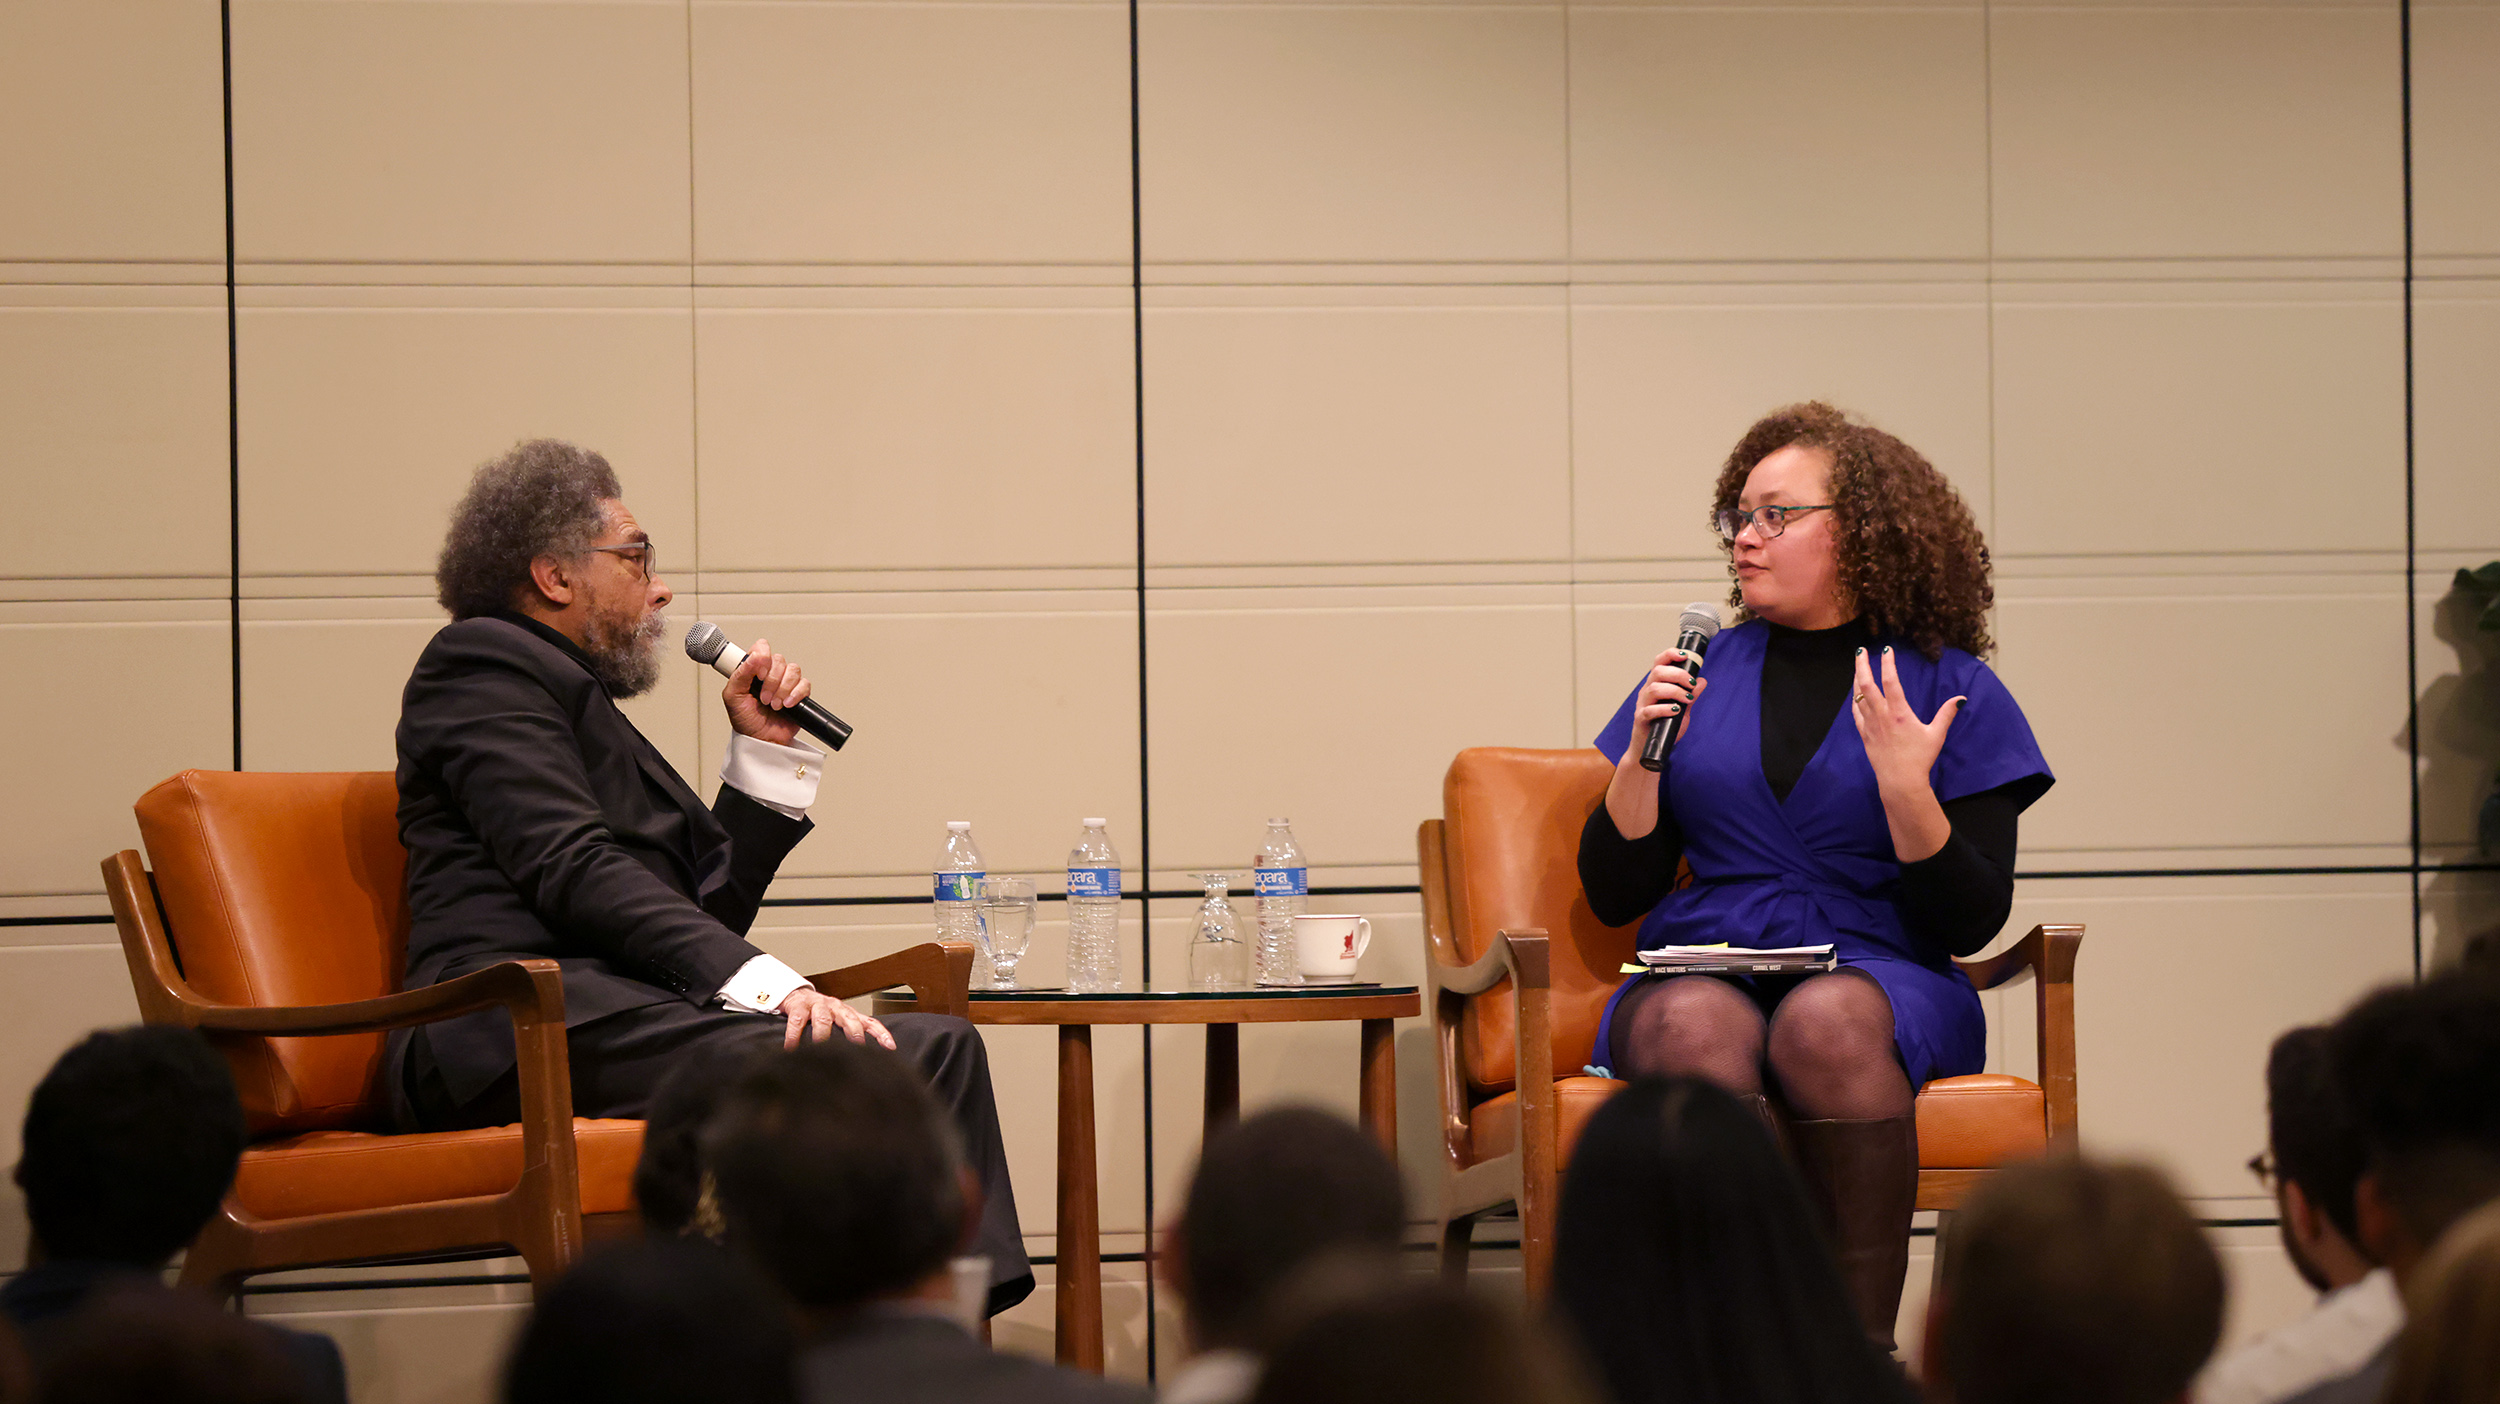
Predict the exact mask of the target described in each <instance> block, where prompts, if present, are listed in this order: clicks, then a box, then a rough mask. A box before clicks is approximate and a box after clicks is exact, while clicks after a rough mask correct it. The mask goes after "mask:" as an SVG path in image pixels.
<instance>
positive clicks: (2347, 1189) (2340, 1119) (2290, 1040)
mask: <svg viewBox="0 0 2500 1404" xmlns="http://www.w3.org/2000/svg"><path fill="white" fill-rule="evenodd" d="M2266 1144H2267V1146H2268V1148H2269V1150H2270V1151H2271V1153H2272V1155H2273V1157H2274V1173H2275V1176H2276V1178H2278V1179H2281V1180H2284V1181H2286V1182H2288V1183H2291V1184H2295V1185H2298V1186H2300V1192H2301V1194H2302V1196H2303V1197H2304V1198H2306V1199H2307V1200H2308V1201H2309V1203H2310V1204H2311V1205H2312V1206H2313V1207H2315V1208H2316V1209H2317V1210H2318V1211H2319V1212H2320V1213H2322V1214H2324V1215H2326V1218H2327V1222H2329V1223H2331V1224H2333V1225H2335V1229H2336V1231H2337V1232H2338V1233H2341V1234H2342V1235H2343V1236H2344V1238H2345V1241H2347V1242H2350V1243H2355V1244H2357V1243H2359V1242H2360V1241H2361V1229H2360V1227H2359V1225H2358V1224H2357V1223H2356V1221H2355V1220H2354V1218H2353V1207H2352V1187H2353V1185H2354V1183H2355V1182H2356V1181H2358V1180H2359V1179H2360V1178H2361V1165H2362V1160H2363V1158H2364V1151H2363V1147H2362V1143H2361V1130H2360V1128H2359V1127H2357V1126H2355V1125H2354V1124H2353V1119H2352V1113H2351V1111H2350V1110H2349V1109H2348V1108H2347V1106H2346V1103H2345V1099H2344V1096H2343V1093H2342V1091H2341V1090H2340V1089H2339V1088H2338V1087H2337V1086H2336V1082H2335V1062H2334V1058H2333V1057H2332V1055H2331V1052H2330V1049H2329V1047H2328V1040H2327V1031H2326V1029H2325V1028H2323V1027H2320V1026H2310V1027H2306V1028H2297V1029H2292V1030H2290V1031H2289V1032H2287V1033H2285V1034H2284V1035H2283V1036H2282V1037H2281V1038H2278V1039H2276V1040H2275V1041H2274V1050H2273V1051H2272V1052H2271V1053H2269V1054H2267V1055H2266ZM2309 1271H2310V1269H2306V1268H2304V1269H2303V1275H2304V1276H2306V1275H2307V1273H2308V1272H2309ZM2310 1285H2311V1286H2313V1287H2317V1288H2318V1289H2319V1290H2320V1291H2324V1290H2325V1286H2324V1284H2322V1283H2318V1282H2314V1281H2313V1282H2311V1283H2310Z"/></svg>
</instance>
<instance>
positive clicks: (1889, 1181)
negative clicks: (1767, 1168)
mask: <svg viewBox="0 0 2500 1404" xmlns="http://www.w3.org/2000/svg"><path fill="white" fill-rule="evenodd" d="M1713 508H1714V520H1715V522H1716V524H1717V526H1718V528H1719V533H1720V539H1721V542H1722V543H1723V546H1724V548H1725V549H1726V550H1727V552H1728V557H1729V569H1730V572H1731V573H1732V574H1733V575H1734V577H1735V581H1736V587H1735V590H1734V592H1733V595H1732V598H1731V603H1733V604H1735V605H1737V606H1738V607H1739V610H1740V619H1741V622H1740V623H1737V624H1735V625H1733V626H1731V627H1729V628H1726V629H1724V630H1722V631H1721V632H1720V633H1719V635H1718V636H1717V638H1716V639H1714V640H1713V641H1712V642H1711V644H1710V647H1709V649H1708V655H1707V656H1708V666H1707V669H1706V676H1703V677H1701V678H1700V679H1699V680H1698V681H1697V680H1696V678H1695V676H1694V674H1695V672H1696V671H1701V670H1699V669H1695V668H1691V667H1689V666H1688V665H1690V664H1692V662H1693V660H1692V659H1690V658H1689V657H1688V656H1687V655H1685V654H1682V653H1680V652H1678V651H1676V650H1674V649H1670V650H1668V651H1667V652H1665V653H1662V654H1660V655H1659V656H1658V657H1657V659H1656V660H1655V661H1654V662H1653V663H1652V665H1651V667H1650V671H1649V675H1648V676H1647V677H1646V678H1645V679H1643V680H1642V682H1641V684H1640V686H1639V687H1638V688H1636V689H1635V690H1634V691H1633V693H1632V695H1631V696H1630V697H1628V698H1626V699H1625V700H1624V704H1623V707H1622V709H1621V710H1620V711H1618V712H1617V713H1616V715H1615V718H1614V720H1613V721H1612V722H1610V723H1609V724H1608V725H1607V727H1606V729H1605V731H1604V732H1602V733H1601V734H1600V735H1599V736H1598V738H1597V746H1598V748H1599V749H1600V750H1602V751H1604V752H1605V753H1606V755H1607V757H1608V758H1609V759H1610V760H1613V761H1615V762H1616V767H1615V774H1614V779H1613V781H1612V782H1611V783H1610V784H1609V786H1608V787H1607V791H1606V799H1605V803H1603V804H1602V805H1600V806H1598V808H1597V810H1596V812H1595V813H1593V814H1591V815H1590V816H1589V821H1588V826H1587V828H1586V829H1585V830H1584V831H1583V832H1582V835H1581V840H1580V876H1581V881H1582V883H1583V885H1584V886H1585V887H1586V888H1587V891H1588V898H1589V905H1590V907H1591V908H1592V909H1593V910H1594V911H1595V912H1596V913H1597V915H1598V917H1599V918H1600V919H1601V920H1604V921H1606V922H1609V923H1611V924H1616V925H1621V924H1624V923H1627V922H1630V921H1634V920H1639V921H1640V922H1641V931H1640V948H1641V949H1643V950H1648V949H1652V948H1655V947H1657V946H1661V945H1669V944H1674V945H1704V944H1710V943H1715V942H1726V943H1728V944H1729V945H1732V946H1747V947H1755V948H1766V947H1779V946H1803V945H1819V944H1822V943H1824V942H1830V943H1832V944H1833V945H1834V946H1835V947H1836V948H1837V950H1836V954H1837V956H1838V958H1839V962H1840V968H1839V969H1838V970H1835V971H1832V972H1830V973H1828V974H1821V975H1810V976H1803V977H1798V976H1786V977H1760V978H1750V979H1749V978H1740V977H1721V976H1715V975H1685V976H1657V975H1645V976H1634V977H1632V978H1631V979H1629V980H1627V981H1626V982H1625V983H1624V984H1623V986H1622V987H1621V988H1619V989H1618V990H1616V992H1615V994H1614V997H1613V999H1612V1000H1611V1001H1610V1002H1609V1004H1608V1006H1607V1010H1606V1017H1605V1019H1604V1020H1603V1021H1602V1022H1601V1023H1600V1025H1599V1029H1598V1039H1597V1047H1596V1049H1595V1050H1594V1052H1593V1055H1592V1057H1591V1058H1590V1062H1591V1063H1593V1064H1597V1065H1602V1066H1605V1067H1609V1068H1611V1069H1612V1070H1613V1071H1614V1073H1615V1074H1616V1075H1617V1076H1622V1077H1638V1076H1645V1075H1685V1076H1696V1077H1703V1078H1707V1079H1709V1080H1711V1081H1713V1082H1715V1083H1717V1084H1719V1085H1720V1086H1722V1087H1724V1088H1726V1089H1728V1090H1729V1091H1730V1092H1733V1093H1735V1094H1737V1095H1738V1096H1739V1097H1742V1098H1745V1099H1747V1100H1748V1101H1749V1102H1750V1103H1751V1104H1752V1105H1753V1106H1754V1107H1755V1109H1756V1111H1757V1112H1758V1113H1759V1114H1760V1115H1761V1116H1762V1117H1763V1118H1764V1120H1765V1121H1766V1122H1768V1123H1770V1124H1771V1125H1772V1126H1773V1127H1774V1130H1775V1131H1777V1132H1779V1133H1781V1134H1783V1136H1784V1138H1785V1140H1786V1141H1787V1143H1788V1145H1789V1147H1790V1149H1791V1152H1792V1153H1793V1155H1794V1157H1795V1159H1796V1162H1797V1165H1798V1168H1799V1169H1800V1171H1802V1172H1803V1175H1804V1178H1805V1180H1806V1183H1807V1186H1808V1188H1809V1189H1810V1190H1811V1191H1812V1192H1813V1194H1814V1197H1815V1199H1816V1200H1817V1202H1818V1205H1819V1207H1820V1209H1821V1210H1822V1212H1823V1213H1824V1215H1825V1216H1826V1221H1827V1227H1828V1228H1830V1230H1831V1231H1832V1236H1833V1243H1834V1247H1835V1248H1836V1250H1837V1251H1838V1254H1839V1257H1840V1265H1841V1271H1842V1275H1843V1277H1844V1278H1845V1279H1846V1280H1847V1281H1848V1283H1849V1286H1850V1292H1851V1295H1852V1297H1853V1299H1854V1300H1855V1303H1856V1305H1857V1308H1858V1311H1859V1314H1860V1315H1861V1317H1862V1318H1863V1320H1864V1323H1865V1325H1866V1327H1867V1330H1868V1332H1869V1333H1870V1334H1871V1335H1873V1336H1874V1337H1875V1338H1876V1339H1877V1340H1878V1341H1879V1342H1881V1343H1883V1344H1884V1345H1886V1346H1887V1347H1889V1346H1890V1345H1891V1342H1892V1324H1893V1318H1894V1315H1895V1313H1896V1312H1897V1311H1898V1309H1899V1306H1900V1298H1901V1286H1902V1278H1903V1276H1904V1274H1905V1272H1906V1270H1907V1267H1908V1255H1909V1227H1910V1213H1911V1204H1912V1201H1913V1200H1914V1198H1915V1197H1916V1193H1917V1182H1918V1140H1917V1131H1916V1126H1915V1123H1914V1122H1913V1120H1912V1117H1911V1099H1912V1098H1913V1097H1914V1096H1915V1095H1916V1093H1917V1090H1918V1088H1919V1087H1920V1086H1921V1085H1923V1084H1925V1083H1926V1082H1927V1081H1929V1080H1930V1079H1933V1078H1938V1077H1952V1076H1958V1075H1962V1074H1966V1073H1975V1072H1978V1071H1980V1069H1981V1066H1982V1064H1983V1063H1984V1062H1985V1060H1986V1036H1987V1029H1986V1024H1985V1022H1984V1020H1983V1018H1982V1015H1981V1012H1980V1007H1979V996H1978V993H1977V992H1976V991H1975V990H1973V989H1972V988H1971V985H1970V982H1969V981H1968V980H1967V979H1965V978H1963V977H1962V976H1961V975H1960V974H1959V973H1958V972H1956V971H1955V970H1954V968H1953V964H1952V958H1953V957H1954V956H1957V955H1970V954H1973V953H1975V952H1977V951H1978V950H1979V949H1980V948H1981V947H1982V946H1984V945H1986V944H1987V943H1988V941H1989V940H1991V939H1992V938H1993V937H1995V935H1996V934H1997V932H1998V930H1999V929H2000V928H2002V927H2003V926H2004V924H2005V919H2006V915H2007V913H2008V911H2009V909H2010V907H2011V905H2012V901H2013V891H2014V848H2015V828H2016V816H2018V815H2019V814H2020V813H2021V812H2022V811H2023V809H2024V808H2025V807H2026V806H2028V805H2029V804H2030V803H2031V802H2032V801H2033V800H2036V799H2038V798H2039V797H2040V795H2041V794H2042V793H2043V792H2045V791H2046V790H2047V789H2048V787H2049V785H2050V783H2051V778H2052V777H2051V776H2050V774H2049V769H2048V764H2047V762H2046V761H2045V760H2044V759H2042V757H2041V755H2040V750H2039V747H2038V745H2037V744H2035V743H2034V741H2033V740H2032V736H2031V727H2030V725H2029V723H2027V722H2025V721H2024V719H2023V715H2022V711H2021V709H2020V708H2018V707H2016V706H2015V705H2014V699H2013V696H2012V695H2011V694H2010V693H2008V692H2007V691H2006V689H2005V685H2004V684H2003V683H2001V682H1999V681H1998V680H1997V677H1996V674H1995V673H1993V672H1992V671H1990V670H1989V668H1988V666H1987V665H1986V664H1985V663H1982V662H1981V661H1980V655H1982V654H1985V653H1986V652H1987V651H1988V650H1989V647H1990V641H1989V638H1988V630H1987V611H1988V608H1989V606H1990V604H1991V603H1992V602H1993V599H1994V594H1993V591H1992V588H1991V586H1990V584H1989V572H1988V552H1987V547H1986V545H1985V544H1984V543H1983V542H1982V540H1981V538H1980V534H1979V528H1978V526H1977V524H1976V523H1975V522H1974V521H1973V520H1972V518H1971V514H1970V509H1969V508H1968V507H1966V506H1965V505H1964V504H1963V502H1962V500H1961V498H1960V496H1959V495H1957V494H1956V493H1955V492H1954V491H1953V488H1952V487H1951V485H1950V484H1948V483H1947V482H1946V481H1945V479H1944V477H1943V475H1942V474H1940V473H1938V472H1937V471H1936V470H1935V468H1934V467H1932V466H1931V465H1930V464H1929V463H1928V462H1927V460H1926V459H1924V458H1922V457H1920V456H1919V454H1918V453H1917V451H1916V450H1914V449H1912V448H1911V447H1910V446H1909V445H1907V444H1905V443H1903V442H1902V441H1900V440H1899V439H1897V438H1894V437H1893V436H1892V435H1890V434H1886V433H1884V432H1883V431H1881V430H1878V429H1874V428H1871V427H1869V426H1867V425H1864V424H1861V423H1856V422H1853V421H1851V420H1850V419H1848V418H1847V417H1846V416H1844V415H1843V414H1841V413H1840V412H1839V411H1837V410H1835V409H1833V408H1831V407H1830V406H1828V405H1824V404H1820V403H1812V404H1803V405H1794V406H1790V407H1788V408H1786V409H1782V410H1778V411H1775V412H1774V413H1772V414H1771V415H1769V416H1768V417H1766V418H1764V419H1763V420H1762V421H1761V422H1759V423H1757V424H1756V425H1754V426H1753V428H1752V429H1750V430H1748V431H1747V432H1746V434H1745V436H1744V438H1743V439H1742V440H1741V441H1739V442H1738V444H1737V445H1736V448H1735V451H1734V452H1732V453H1731V454H1730V455H1729V456H1728V460H1727V463H1726V466H1725V467H1724V468H1723V469H1722V470H1721V472H1720V474H1719V481H1718V489H1717V494H1716V498H1715V501H1714V503H1713ZM1680 708H1689V711H1690V714H1689V716H1687V718H1686V720H1685V724H1684V727H1683V730H1682V732H1681V733H1680V734H1679V736H1678V737H1677V739H1676V744H1675V747H1674V749H1673V750H1672V751H1671V752H1670V753H1669V755H1668V760H1667V765H1666V767H1665V769H1664V770H1662V771H1660V772H1659V773H1657V774H1652V773H1650V772H1649V771H1647V770H1644V769H1643V768H1642V767H1641V764H1640V756H1639V751H1640V744H1639V742H1640V739H1641V738H1644V737H1646V736H1647V734H1648V730H1649V723H1650V722H1652V721H1653V720H1656V719H1658V718H1660V717H1663V716H1666V715H1669V714H1671V713H1672V712H1673V711H1675V710H1677V709H1680ZM1679 859H1680V860H1682V862H1683V863H1684V864H1685V865H1686V866H1688V867H1689V868H1690V870H1691V872H1692V878H1693V880H1692V882H1691V883H1689V884H1688V885H1686V886H1683V887H1682V888H1680V889H1677V888H1675V880H1676V870H1677V864H1678V860H1679ZM1670 889H1674V890H1670ZM1775 1107H1776V1108H1777V1111H1776V1113H1775V1111H1774V1108H1775Z"/></svg>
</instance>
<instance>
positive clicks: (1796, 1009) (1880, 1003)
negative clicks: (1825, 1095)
mask: <svg viewBox="0 0 2500 1404" xmlns="http://www.w3.org/2000/svg"><path fill="white" fill-rule="evenodd" d="M1769 1053H1770V1058H1771V1062H1772V1064H1773V1066H1775V1067H1777V1068H1779V1069H1780V1070H1781V1072H1782V1074H1783V1075H1784V1076H1793V1075H1797V1074H1807V1075H1811V1074H1813V1073H1814V1072H1815V1071H1817V1070H1819V1069H1826V1068H1828V1069H1858V1068H1862V1067H1864V1066H1865V1065H1866V1063H1867V1062H1868V1061H1869V1060H1881V1061H1884V1062H1889V1061H1891V1059H1892V1057H1893V1029H1892V1002H1891V1001H1890V1000H1888V999H1887V998H1885V996H1884V991H1883V987H1882V986H1880V985H1878V984H1876V983H1875V982H1874V981H1872V980H1869V979H1867V978H1865V977H1864V976H1861V975H1847V974H1839V973H1835V974H1831V975H1824V976H1820V977H1818V978H1816V979H1812V980H1808V981H1807V982H1805V983H1804V984H1802V985H1800V986H1798V987H1797V988H1796V989H1794V990H1791V991H1790V992H1789V994H1788V997H1787V998H1785V999H1783V1000H1781V1001H1780V1003H1779V1008H1778V1010H1777V1011H1776V1012H1775V1013H1774V1014H1773V1015H1772V1018H1771V1027H1770V1033H1769Z"/></svg>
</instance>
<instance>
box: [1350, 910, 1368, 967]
mask: <svg viewBox="0 0 2500 1404" xmlns="http://www.w3.org/2000/svg"><path fill="white" fill-rule="evenodd" d="M1371 945H1372V923H1371V918H1369V917H1356V918H1355V919H1354V958H1355V959H1357V960H1360V959H1362V958H1363V952H1365V951H1367V950H1370V949H1371Z"/></svg>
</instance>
